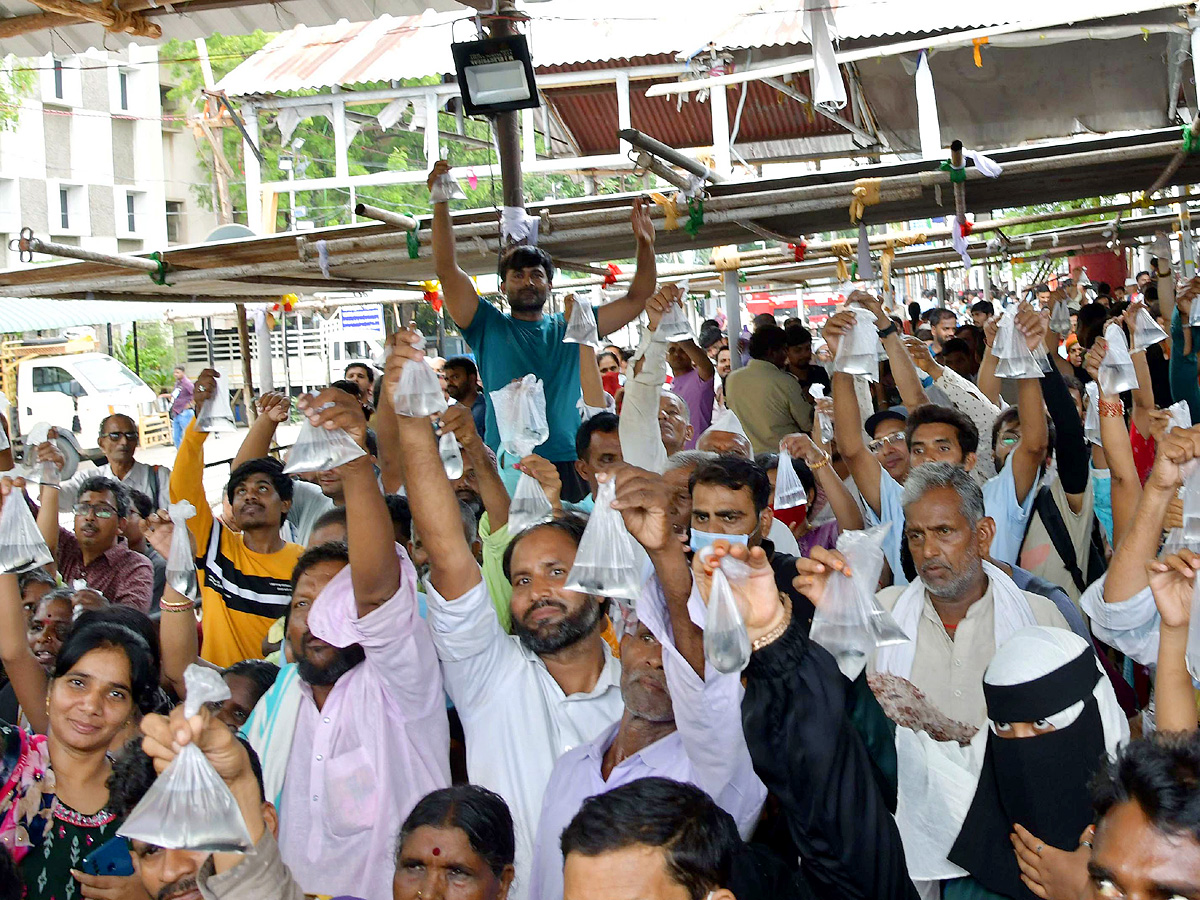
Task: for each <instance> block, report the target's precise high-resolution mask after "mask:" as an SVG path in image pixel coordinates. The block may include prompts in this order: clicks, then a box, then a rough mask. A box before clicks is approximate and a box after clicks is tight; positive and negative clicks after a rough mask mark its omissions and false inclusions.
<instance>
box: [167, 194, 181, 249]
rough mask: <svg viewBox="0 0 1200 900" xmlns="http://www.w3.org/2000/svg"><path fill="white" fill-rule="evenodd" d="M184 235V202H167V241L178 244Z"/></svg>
mask: <svg viewBox="0 0 1200 900" xmlns="http://www.w3.org/2000/svg"><path fill="white" fill-rule="evenodd" d="M182 233H183V202H182V201H181V200H168V201H167V241H168V242H169V243H172V244H178V243H179V242H180V240H181V238H180V235H181V234H182Z"/></svg>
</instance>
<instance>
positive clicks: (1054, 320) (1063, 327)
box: [1050, 297, 1071, 334]
mask: <svg viewBox="0 0 1200 900" xmlns="http://www.w3.org/2000/svg"><path fill="white" fill-rule="evenodd" d="M1050 330H1051V331H1053V332H1054V333H1055V334H1070V333H1071V310H1070V308H1069V307H1068V306H1067V300H1066V298H1065V297H1060V298H1059V300H1058V302H1057V303H1055V304H1054V309H1052V310H1050Z"/></svg>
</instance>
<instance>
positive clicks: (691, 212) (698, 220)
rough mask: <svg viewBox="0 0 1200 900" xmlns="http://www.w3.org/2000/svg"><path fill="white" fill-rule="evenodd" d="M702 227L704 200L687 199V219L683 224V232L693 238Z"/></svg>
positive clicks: (697, 198) (699, 198) (701, 198)
mask: <svg viewBox="0 0 1200 900" xmlns="http://www.w3.org/2000/svg"><path fill="white" fill-rule="evenodd" d="M703 225H704V198H703V197H689V198H688V217H687V221H686V222H684V223H683V230H684V231H686V232H687V233H688V234H690V235H691V236H692V237H695V236H696V235H698V234H699V233H700V228H701V226H703Z"/></svg>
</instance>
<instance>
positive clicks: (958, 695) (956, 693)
mask: <svg viewBox="0 0 1200 900" xmlns="http://www.w3.org/2000/svg"><path fill="white" fill-rule="evenodd" d="M954 696H955V697H961V696H962V691H955V692H954Z"/></svg>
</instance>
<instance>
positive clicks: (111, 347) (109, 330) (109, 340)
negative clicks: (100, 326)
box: [105, 322, 113, 356]
mask: <svg viewBox="0 0 1200 900" xmlns="http://www.w3.org/2000/svg"><path fill="white" fill-rule="evenodd" d="M105 330H106V331H107V332H108V355H109V356H112V355H113V342H112V322H109V323H108V324H107V325H106V326H105Z"/></svg>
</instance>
